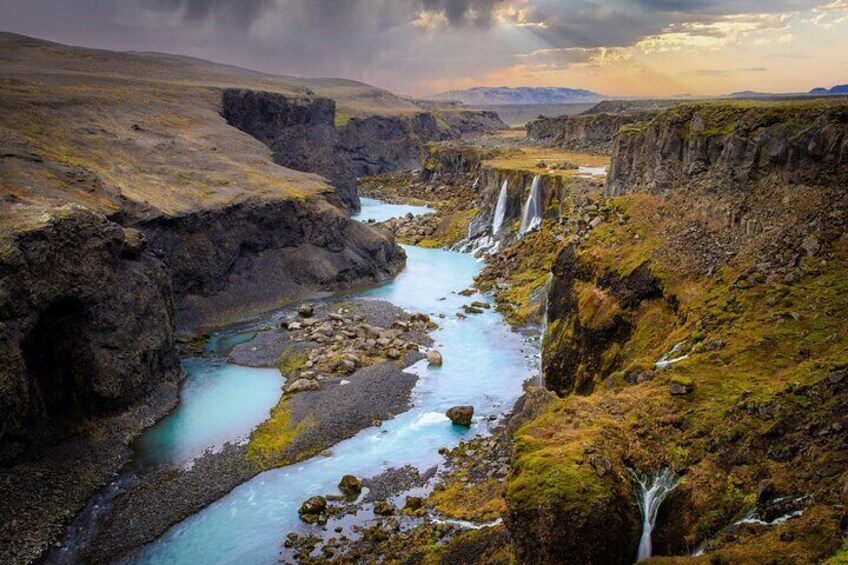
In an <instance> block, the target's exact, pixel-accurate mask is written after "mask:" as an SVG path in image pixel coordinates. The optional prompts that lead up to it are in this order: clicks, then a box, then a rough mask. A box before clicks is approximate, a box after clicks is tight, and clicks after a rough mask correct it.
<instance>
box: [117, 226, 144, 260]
mask: <svg viewBox="0 0 848 565" xmlns="http://www.w3.org/2000/svg"><path fill="white" fill-rule="evenodd" d="M146 247H147V238H146V237H144V234H143V233H141V232H140V231H138V230H137V229H133V228H124V237H123V240H122V241H121V257H123V258H125V259H138V258H139V257H140V256H141V253H142V252H143V251H144V249H145V248H146Z"/></svg>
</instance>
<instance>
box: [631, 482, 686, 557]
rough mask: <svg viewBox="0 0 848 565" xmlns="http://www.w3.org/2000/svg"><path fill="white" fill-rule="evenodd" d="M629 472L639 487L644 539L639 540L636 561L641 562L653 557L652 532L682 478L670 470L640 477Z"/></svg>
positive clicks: (638, 493)
mask: <svg viewBox="0 0 848 565" xmlns="http://www.w3.org/2000/svg"><path fill="white" fill-rule="evenodd" d="M628 471H630V474H631V475H632V476H633V480H634V481H635V482H636V484H637V485H638V487H639V488H638V491H637V495H638V498H639V509H640V510H641V511H642V538H641V539H640V540H639V552H638V554H637V556H636V561H637V562H639V561H642V560H643V559H647V558H648V557H650V556H651V552H652V550H653V548H652V547H651V532H652V531H653V529H654V526H655V525H656V522H657V514H658V513H659V510H660V505H661V504H662V503H663V501H664V500H665V497H666V496H668V493H670V492H671V491H673V490H674V489H675V488H677V485H678V484H680V477H679V476H678V475H676V474H675V473H672V472H671V471H669V470H668V469H663V470H662V471H660V472H659V473H657V474H656V475H654V476H651V475H645V476H639V475H638V474H637V473H636V472H635V471H633V470H632V469H628Z"/></svg>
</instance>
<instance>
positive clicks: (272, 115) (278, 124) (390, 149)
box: [222, 89, 503, 210]
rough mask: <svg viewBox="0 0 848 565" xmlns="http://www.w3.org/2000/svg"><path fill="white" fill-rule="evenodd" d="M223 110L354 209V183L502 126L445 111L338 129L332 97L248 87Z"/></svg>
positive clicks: (361, 121)
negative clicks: (436, 144)
mask: <svg viewBox="0 0 848 565" xmlns="http://www.w3.org/2000/svg"><path fill="white" fill-rule="evenodd" d="M222 106H223V108H222V115H223V116H224V118H225V119H226V120H227V122H228V123H230V124H231V125H233V126H235V127H237V128H239V129H240V130H242V131H244V132H246V133H248V134H250V135H252V136H253V137H255V138H256V139H258V140H260V141H261V142H263V143H264V144H265V145H267V146H268V147H270V148H271V150H272V151H273V152H274V160H275V161H276V162H277V163H279V164H280V165H283V166H285V167H289V168H292V169H295V170H298V171H306V172H313V173H318V174H320V175H323V176H325V177H326V178H327V179H329V180H330V182H331V183H332V184H333V185H334V186H335V187H336V192H337V193H338V196H339V199H340V201H341V202H342V203H344V205H345V206H347V207H349V208H351V209H352V210H358V209H359V196H358V195H357V191H356V179H357V178H359V177H364V176H370V175H376V174H381V173H388V172H393V171H397V170H401V169H411V168H414V167H416V166H418V164H419V163H420V162H421V160H422V157H423V156H424V150H425V146H426V144H427V143H428V142H431V141H439V140H446V139H454V138H458V137H459V136H460V135H461V134H463V133H466V132H479V131H487V130H490V129H493V128H497V127H499V126H503V124H502V123H501V122H500V120H498V119H497V116H492V115H488V114H487V113H484V112H476V111H468V112H444V113H441V114H440V118H441V121H440V119H439V118H437V117H436V116H435V115H434V114H433V113H431V112H427V111H421V112H415V113H411V114H404V115H371V116H361V117H360V116H354V117H350V118H349V119H348V120H347V121H346V122H345V123H344V124H343V125H341V126H339V127H337V126H336V104H335V102H334V101H333V100H330V99H328V98H320V97H315V96H308V97H305V96H301V97H292V96H286V95H284V94H279V93H273V92H261V91H254V90H236V89H227V90H224V93H223V98H222ZM442 116H444V117H442Z"/></svg>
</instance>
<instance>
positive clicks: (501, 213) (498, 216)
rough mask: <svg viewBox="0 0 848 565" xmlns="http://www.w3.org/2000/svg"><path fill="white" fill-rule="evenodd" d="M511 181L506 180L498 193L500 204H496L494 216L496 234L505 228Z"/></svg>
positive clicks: (493, 226) (493, 224) (493, 227)
mask: <svg viewBox="0 0 848 565" xmlns="http://www.w3.org/2000/svg"><path fill="white" fill-rule="evenodd" d="M508 183H509V181H507V180H504V181H503V186H501V193H500V194H499V195H498V204H497V206H495V215H494V217H493V218H492V235H493V236H496V237H497V235H498V234H499V233H500V232H501V230H502V229H503V224H504V220H505V219H506V202H507V197H508V196H509V192H508V191H507V188H508Z"/></svg>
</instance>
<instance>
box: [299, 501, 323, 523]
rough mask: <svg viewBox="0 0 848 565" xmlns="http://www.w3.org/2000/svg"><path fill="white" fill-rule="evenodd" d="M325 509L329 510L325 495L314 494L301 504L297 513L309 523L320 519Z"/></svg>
mask: <svg viewBox="0 0 848 565" xmlns="http://www.w3.org/2000/svg"><path fill="white" fill-rule="evenodd" d="M325 510H327V499H326V498H324V497H323V496H313V497H311V498H308V499H307V500H306V502H304V503H303V504H301V506H300V509H299V510H298V511H297V514H298V516H300V519H301V520H303V521H304V522H306V523H307V524H314V523H315V522H318V521H320V519H321V516H322V515H323V514H324V511H325Z"/></svg>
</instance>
